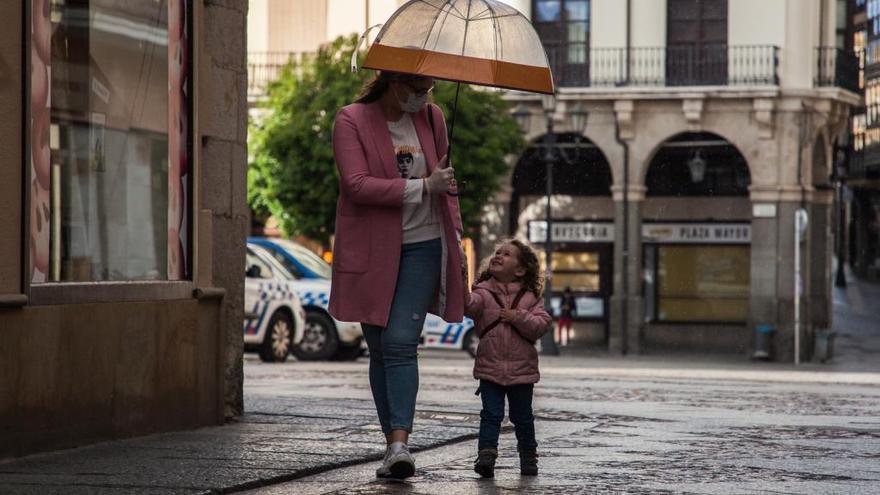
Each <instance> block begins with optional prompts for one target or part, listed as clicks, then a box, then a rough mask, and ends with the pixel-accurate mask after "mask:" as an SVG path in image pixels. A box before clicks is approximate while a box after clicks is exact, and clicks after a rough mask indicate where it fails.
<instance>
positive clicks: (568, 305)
mask: <svg viewBox="0 0 880 495" xmlns="http://www.w3.org/2000/svg"><path fill="white" fill-rule="evenodd" d="M576 313H577V309H576V308H575V302H574V295H572V293H571V287H566V288H565V291H563V293H562V300H561V301H560V302H559V320H558V321H557V322H556V342H559V345H568V341H569V340H570V339H571V336H572V335H571V332H572V330H571V322H572V319H573V318H574V316H575V314H576Z"/></svg>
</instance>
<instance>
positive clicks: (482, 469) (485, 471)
mask: <svg viewBox="0 0 880 495" xmlns="http://www.w3.org/2000/svg"><path fill="white" fill-rule="evenodd" d="M497 458H498V450H496V449H480V451H479V452H477V460H475V461H474V471H475V472H476V473H477V474H479V475H480V476H482V477H483V478H494V477H495V459H497Z"/></svg>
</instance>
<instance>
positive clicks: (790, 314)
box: [749, 186, 812, 362]
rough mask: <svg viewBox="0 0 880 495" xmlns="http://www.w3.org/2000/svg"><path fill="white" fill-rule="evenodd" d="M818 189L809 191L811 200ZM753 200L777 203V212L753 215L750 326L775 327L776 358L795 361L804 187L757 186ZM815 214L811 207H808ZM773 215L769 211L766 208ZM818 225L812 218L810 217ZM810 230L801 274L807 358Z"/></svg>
mask: <svg viewBox="0 0 880 495" xmlns="http://www.w3.org/2000/svg"><path fill="white" fill-rule="evenodd" d="M811 193H812V191H809V190H807V191H805V193H804V194H805V196H806V198H809V197H810V194H811ZM751 198H752V203H753V204H756V205H761V206H760V207H761V208H769V207H775V209H776V211H775V216H769V215H767V216H764V215H762V216H759V217H755V216H753V218H752V248H751V290H750V301H749V327H750V328H754V327H755V326H757V325H761V324H766V325H772V326H773V327H774V328H775V329H776V332H775V333H774V338H773V359H774V360H775V361H780V362H793V361H794V349H795V346H794V288H795V265H794V246H795V229H794V225H795V212H796V211H797V210H798V209H799V208H800V207H801V190H800V188H797V187H794V186H783V187H780V188H777V187H773V186H771V187H767V186H764V187H762V186H752V189H751ZM807 210H808V212H809V208H807ZM764 213H765V214H766V213H767V212H766V211H765V212H764ZM810 222H811V223H812V218H811V219H810ZM810 228H812V227H808V230H807V234H806V240H805V241H804V242H803V243H802V244H801V276H802V280H803V287H804V289H805V292H804V296H803V297H802V299H801V346H800V348H801V360H802V361H803V360H804V359H805V358H806V357H807V356H808V353H807V349H808V348H809V347H808V345H807V344H808V335H809V330H808V329H809V328H810V325H811V324H810V319H809V317H808V316H809V303H810V298H809V297H808V295H809V284H810V271H809V266H810V263H809V260H810V256H811V255H810V249H809V247H810V242H809V239H810V236H811V234H810V232H811V231H810Z"/></svg>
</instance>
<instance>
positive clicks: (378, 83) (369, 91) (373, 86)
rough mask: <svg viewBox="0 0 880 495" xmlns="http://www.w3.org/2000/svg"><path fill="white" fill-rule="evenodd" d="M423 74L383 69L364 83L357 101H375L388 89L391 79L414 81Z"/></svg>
mask: <svg viewBox="0 0 880 495" xmlns="http://www.w3.org/2000/svg"><path fill="white" fill-rule="evenodd" d="M420 77H423V76H417V75H414V74H401V73H399V72H390V71H387V70H383V71H380V72H377V73H376V75H375V76H374V77H373V78H372V79H370V80H369V81H367V82H366V83H365V84H364V87H363V88H362V89H361V94H360V95H358V97H357V99H355V100H354V102H355V103H373V102H374V101H377V100H379V98H382V95H384V94H385V92H386V91H388V87H389V85H390V83H391V81H414V80H416V79H419V78H420Z"/></svg>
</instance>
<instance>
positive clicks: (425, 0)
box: [418, 0, 464, 20]
mask: <svg viewBox="0 0 880 495" xmlns="http://www.w3.org/2000/svg"><path fill="white" fill-rule="evenodd" d="M418 1H419V2H421V3H423V4H425V5H427V6H428V7H431V8H432V9H435V10H437V11H439V12H444V10H443V7H446V6H447V5H449V6H450V7H452V9H455V10H456V11H458V9H456V8H455V6H454V5H452V0H446V2H445V3H444V4H443V6H442V7H438V6H436V5H434V4H432V3H430V2H428V1H427V0H418ZM452 9H449V10H445V12H446V15H447V16H449V15H451V16H453V17H458V18H459V19H461V20H464V17H462V15H461V13H459V14H458V15H455V14H453V13H452ZM438 15H439V14H438Z"/></svg>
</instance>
